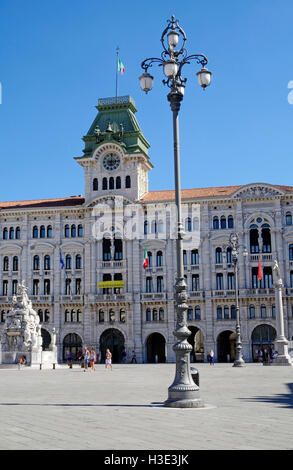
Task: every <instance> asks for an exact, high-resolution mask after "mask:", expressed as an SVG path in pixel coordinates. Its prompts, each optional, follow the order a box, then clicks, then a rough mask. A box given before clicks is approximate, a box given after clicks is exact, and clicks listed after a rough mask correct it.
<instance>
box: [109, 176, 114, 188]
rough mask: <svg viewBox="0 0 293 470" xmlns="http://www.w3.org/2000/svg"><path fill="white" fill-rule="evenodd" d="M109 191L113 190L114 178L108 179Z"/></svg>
mask: <svg viewBox="0 0 293 470" xmlns="http://www.w3.org/2000/svg"><path fill="white" fill-rule="evenodd" d="M109 189H114V178H113V176H111V177H110V179H109Z"/></svg>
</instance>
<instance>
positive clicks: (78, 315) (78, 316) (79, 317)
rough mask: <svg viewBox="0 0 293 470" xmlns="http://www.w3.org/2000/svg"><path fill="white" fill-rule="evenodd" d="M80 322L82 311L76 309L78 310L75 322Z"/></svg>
mask: <svg viewBox="0 0 293 470" xmlns="http://www.w3.org/2000/svg"><path fill="white" fill-rule="evenodd" d="M81 320H82V311H81V310H80V309H79V308H78V309H77V310H76V321H77V322H78V323H80V322H81Z"/></svg>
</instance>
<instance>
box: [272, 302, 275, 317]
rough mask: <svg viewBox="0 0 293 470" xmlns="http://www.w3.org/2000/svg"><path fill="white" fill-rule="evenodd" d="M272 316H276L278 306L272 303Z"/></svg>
mask: <svg viewBox="0 0 293 470" xmlns="http://www.w3.org/2000/svg"><path fill="white" fill-rule="evenodd" d="M272 318H276V306H275V304H273V305H272Z"/></svg>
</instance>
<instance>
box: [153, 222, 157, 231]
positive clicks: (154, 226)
mask: <svg viewBox="0 0 293 470" xmlns="http://www.w3.org/2000/svg"><path fill="white" fill-rule="evenodd" d="M152 233H157V221H156V220H153V221H152Z"/></svg>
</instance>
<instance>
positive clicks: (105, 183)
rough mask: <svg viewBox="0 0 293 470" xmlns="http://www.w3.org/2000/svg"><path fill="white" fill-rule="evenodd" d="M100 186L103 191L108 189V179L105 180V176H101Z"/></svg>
mask: <svg viewBox="0 0 293 470" xmlns="http://www.w3.org/2000/svg"><path fill="white" fill-rule="evenodd" d="M102 188H103V191H105V190H107V189H108V180H107V178H103V185H102Z"/></svg>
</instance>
